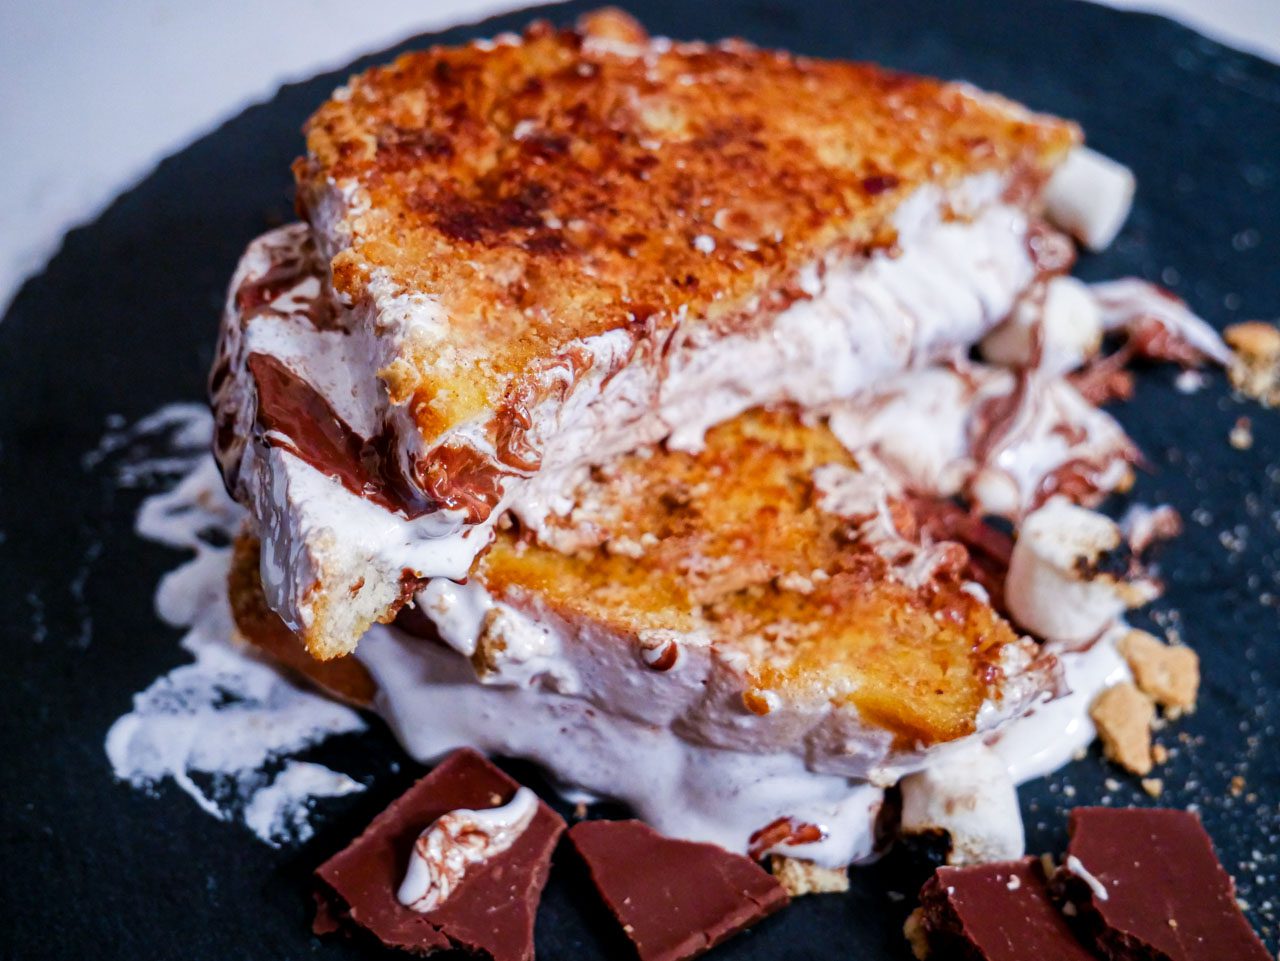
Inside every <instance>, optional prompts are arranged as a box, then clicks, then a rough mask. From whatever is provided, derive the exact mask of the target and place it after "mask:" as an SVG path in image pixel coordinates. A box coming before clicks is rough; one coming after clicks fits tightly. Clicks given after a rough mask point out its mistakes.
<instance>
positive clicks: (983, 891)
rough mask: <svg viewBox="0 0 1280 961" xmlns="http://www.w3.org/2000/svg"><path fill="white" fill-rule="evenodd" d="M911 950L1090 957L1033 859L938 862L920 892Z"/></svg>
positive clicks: (1008, 958) (1059, 960)
mask: <svg viewBox="0 0 1280 961" xmlns="http://www.w3.org/2000/svg"><path fill="white" fill-rule="evenodd" d="M913 919H914V921H915V923H914V925H913V926H912V928H913V932H912V933H913V936H914V937H913V949H915V950H917V952H918V947H919V944H920V942H921V941H923V942H924V944H926V945H927V946H928V951H929V955H928V956H929V957H931V958H935V957H936V958H938V959H939V961H945V959H949V958H965V959H985V961H1028V959H1031V958H1053V959H1055V961H1094V956H1093V954H1092V953H1090V952H1089V951H1088V950H1086V949H1085V948H1084V947H1083V946H1082V945H1081V944H1080V943H1079V941H1077V940H1076V937H1075V935H1074V934H1073V933H1072V931H1071V928H1070V927H1068V925H1067V922H1066V919H1064V918H1063V916H1062V914H1061V912H1059V911H1058V909H1057V908H1056V907H1055V906H1054V904H1053V902H1052V900H1050V898H1049V891H1048V888H1047V886H1046V884H1045V878H1044V875H1043V873H1042V872H1041V870H1040V861H1039V859H1037V858H1030V857H1028V858H1022V859H1021V860H1019V861H999V862H995V863H992V864H980V865H974V866H972V867H964V868H954V867H941V868H938V870H937V871H936V872H935V873H934V875H933V877H931V878H930V879H929V880H928V881H927V882H926V883H925V886H924V887H923V888H922V889H921V891H920V912H919V913H918V914H916V915H913Z"/></svg>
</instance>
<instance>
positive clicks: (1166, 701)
mask: <svg viewBox="0 0 1280 961" xmlns="http://www.w3.org/2000/svg"><path fill="white" fill-rule="evenodd" d="M1119 648H1120V653H1121V655H1123V657H1124V659H1125V660H1126V661H1127V662H1128V663H1129V670H1131V671H1133V678H1134V681H1136V682H1137V685H1138V688H1139V690H1141V691H1142V693H1144V694H1146V695H1148V696H1149V697H1151V699H1152V700H1154V701H1155V702H1156V703H1157V704H1159V705H1160V706H1161V707H1163V708H1165V709H1167V710H1170V709H1171V710H1174V711H1178V712H1186V711H1191V710H1193V709H1194V708H1195V706H1196V694H1197V693H1198V692H1199V689H1200V658H1199V657H1198V656H1197V655H1196V652H1195V651H1193V650H1192V649H1191V648H1189V647H1186V646H1183V645H1170V644H1165V643H1163V642H1161V641H1160V639H1159V638H1157V637H1155V636H1154V635H1152V634H1148V633H1147V632H1146V631H1130V632H1129V633H1128V634H1126V635H1125V636H1124V637H1123V638H1121V640H1120V644H1119Z"/></svg>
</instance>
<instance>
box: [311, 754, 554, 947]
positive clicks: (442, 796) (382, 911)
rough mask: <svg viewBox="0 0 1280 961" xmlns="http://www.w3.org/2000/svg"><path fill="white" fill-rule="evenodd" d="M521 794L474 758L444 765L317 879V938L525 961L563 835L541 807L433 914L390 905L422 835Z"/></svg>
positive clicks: (451, 760)
mask: <svg viewBox="0 0 1280 961" xmlns="http://www.w3.org/2000/svg"><path fill="white" fill-rule="evenodd" d="M519 786H520V785H518V784H517V783H516V782H515V781H513V780H512V779H511V778H509V777H507V775H505V774H503V773H502V772H501V771H500V770H498V769H497V768H496V767H494V766H493V765H492V764H490V763H489V762H488V761H486V760H485V759H484V758H483V757H481V756H480V755H479V754H476V753H475V752H474V751H468V750H462V751H455V752H454V753H453V754H451V755H449V757H448V758H446V759H445V760H444V761H443V762H442V763H440V764H439V765H437V766H436V768H435V769H434V770H432V771H431V773H430V774H428V775H427V776H426V777H424V778H422V779H421V780H420V781H418V782H417V783H416V784H414V786H413V787H411V788H410V789H409V790H408V791H406V792H405V793H404V794H402V795H401V796H400V797H399V798H398V799H397V800H396V801H395V802H394V803H393V804H392V805H391V806H390V807H389V808H387V809H386V810H385V811H383V812H382V813H381V814H379V815H378V816H377V817H376V818H374V820H373V823H371V824H370V825H369V826H368V827H367V828H366V829H365V830H364V833H362V834H361V835H360V836H359V837H358V838H356V839H355V840H354V841H352V842H351V844H350V845H348V846H347V847H346V849H345V850H343V851H341V852H340V853H338V854H336V855H334V856H333V857H332V858H330V859H329V860H328V861H326V862H325V863H324V864H323V865H321V866H320V868H319V870H317V871H316V877H317V878H318V880H319V885H318V888H319V890H318V893H317V905H318V907H317V911H316V920H315V925H314V930H315V932H316V933H317V934H325V933H328V932H330V931H334V930H337V929H338V928H339V927H344V928H346V927H351V926H356V927H359V928H363V929H365V930H367V931H369V932H370V933H371V934H373V935H374V936H375V937H376V938H378V940H380V941H381V942H382V943H383V944H384V945H386V946H387V947H392V948H400V949H403V950H406V951H411V952H413V953H415V954H420V955H425V954H431V953H432V952H434V951H438V950H445V949H449V948H458V949H462V950H464V951H469V952H472V953H475V954H480V955H485V956H488V957H490V958H492V959H493V961H527V959H530V958H532V957H533V922H534V915H535V913H536V912H537V907H538V900H539V898H540V897H541V895H542V888H543V885H545V884H546V881H547V873H548V871H549V870H550V866H551V852H552V851H553V850H554V849H555V846H556V841H557V840H559V837H560V834H561V832H562V831H564V826H565V825H564V821H563V820H561V818H560V816H559V815H557V814H556V813H555V812H554V811H552V810H551V808H549V807H547V805H545V804H543V803H542V802H538V810H537V813H536V814H534V816H533V820H532V821H530V822H529V825H528V827H526V828H525V829H524V831H523V832H522V833H521V834H520V835H519V837H518V838H517V839H516V840H515V842H514V843H513V844H512V845H511V847H509V848H508V849H506V850H505V851H502V852H500V853H498V854H495V855H494V856H493V857H491V858H489V859H488V860H485V861H482V862H480V863H478V864H474V865H472V866H471V867H470V868H468V869H467V870H466V872H465V873H464V874H463V876H462V880H461V881H460V882H459V883H458V885H457V887H456V888H454V890H453V891H452V893H450V894H449V895H448V896H447V897H446V898H445V899H444V901H442V902H441V903H440V904H439V905H437V906H436V907H435V908H433V909H432V910H430V911H427V912H425V913H418V912H416V911H412V910H410V909H409V908H407V907H405V906H404V905H402V904H401V903H400V901H399V899H398V898H397V892H398V891H399V888H400V883H401V881H402V880H403V879H404V876H405V871H406V869H407V867H408V864H409V859H410V856H411V855H412V852H413V848H414V842H415V841H416V840H417V838H418V835H419V834H420V833H421V832H422V830H423V829H424V828H426V827H427V826H428V825H430V824H431V823H432V822H434V821H435V820H436V819H437V818H439V817H440V816H441V815H444V814H447V813H449V812H450V811H455V810H458V809H462V808H469V809H472V810H481V809H486V808H493V807H497V806H499V805H502V804H506V803H507V802H509V801H510V800H511V798H512V797H513V796H514V794H515V792H516V790H517V789H518V788H519Z"/></svg>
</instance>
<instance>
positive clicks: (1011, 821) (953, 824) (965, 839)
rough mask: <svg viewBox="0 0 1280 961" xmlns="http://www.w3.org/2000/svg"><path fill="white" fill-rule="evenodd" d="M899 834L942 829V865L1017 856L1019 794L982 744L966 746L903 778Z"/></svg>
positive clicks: (997, 759)
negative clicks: (946, 847) (946, 840)
mask: <svg viewBox="0 0 1280 961" xmlns="http://www.w3.org/2000/svg"><path fill="white" fill-rule="evenodd" d="M900 787H901V790H902V833H903V834H904V835H909V834H927V833H930V832H933V831H945V832H946V833H947V835H948V836H949V837H950V839H951V850H950V852H949V853H948V855H947V863H948V864H955V865H964V864H984V863H986V862H989V861H1011V860H1013V859H1015V858H1020V857H1022V853H1023V833H1022V814H1021V812H1020V810H1019V808H1018V791H1017V788H1015V787H1014V784H1013V780H1012V778H1010V777H1009V771H1008V768H1007V767H1006V766H1005V763H1004V761H1002V760H1001V759H1000V757H999V756H997V755H996V753H995V752H994V751H992V750H991V749H990V748H987V747H984V746H983V745H981V744H972V745H966V746H965V747H963V748H960V749H957V750H954V751H952V752H950V753H948V754H947V755H946V756H945V757H942V758H939V759H938V760H937V761H936V762H934V763H933V764H932V765H931V766H930V767H928V768H927V769H925V770H923V771H920V772H919V773H917V774H912V775H909V776H907V777H905V778H903V779H902V782H901V784H900Z"/></svg>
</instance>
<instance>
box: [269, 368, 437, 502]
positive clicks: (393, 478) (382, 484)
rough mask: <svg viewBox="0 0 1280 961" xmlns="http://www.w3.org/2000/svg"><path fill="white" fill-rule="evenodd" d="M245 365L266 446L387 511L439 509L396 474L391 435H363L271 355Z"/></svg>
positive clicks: (308, 385) (316, 392)
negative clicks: (291, 455)
mask: <svg viewBox="0 0 1280 961" xmlns="http://www.w3.org/2000/svg"><path fill="white" fill-rule="evenodd" d="M248 366H249V372H250V373H251V374H252V375H253V379H254V381H255V383H256V384H257V388H258V423H259V425H260V426H261V428H262V431H263V432H264V434H265V439H266V442H267V443H268V444H273V445H275V446H278V447H282V448H284V449H285V450H288V451H290V452H292V453H294V454H296V455H297V456H298V457H300V458H301V459H302V460H304V461H306V462H307V463H308V464H310V465H311V466H312V467H314V468H315V469H316V470H318V471H320V472H321V473H323V474H326V475H328V476H330V477H334V478H336V479H337V480H339V481H340V482H341V483H342V485H343V486H344V487H346V488H347V490H349V491H351V492H352V493H353V494H355V495H357V496H358V497H364V498H366V499H368V500H371V501H373V502H374V503H376V504H379V505H381V506H382V507H385V508H386V509H387V510H392V511H400V512H402V513H404V514H405V515H406V516H408V517H411V518H412V517H419V516H421V515H423V514H426V513H429V512H430V511H433V510H436V509H437V505H436V504H433V503H431V502H430V501H427V500H425V499H424V498H422V497H421V496H416V495H415V494H414V493H413V491H412V489H411V488H410V487H409V485H407V484H405V483H404V482H403V480H402V479H401V478H400V476H399V472H398V471H397V470H396V467H395V457H394V455H393V454H392V446H393V445H392V443H391V440H392V439H391V437H390V436H389V435H382V436H379V437H375V438H373V439H366V438H364V437H361V436H360V435H359V434H358V433H356V432H355V430H353V429H352V428H351V425H349V424H348V423H347V422H346V421H344V420H343V419H342V418H341V417H339V416H338V415H337V413H336V412H335V411H334V410H333V408H332V407H331V406H330V405H329V402H328V401H327V400H325V398H324V397H323V396H322V395H321V394H320V393H319V391H317V390H316V389H315V388H314V387H312V386H311V385H310V384H308V383H307V382H306V381H305V380H303V379H302V378H301V377H299V376H298V375H297V374H295V373H294V372H293V371H291V370H290V369H289V368H288V367H286V366H285V365H284V364H282V363H281V362H280V361H279V360H277V359H276V358H275V357H272V356H271V355H269V354H250V355H249V361H248Z"/></svg>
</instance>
